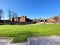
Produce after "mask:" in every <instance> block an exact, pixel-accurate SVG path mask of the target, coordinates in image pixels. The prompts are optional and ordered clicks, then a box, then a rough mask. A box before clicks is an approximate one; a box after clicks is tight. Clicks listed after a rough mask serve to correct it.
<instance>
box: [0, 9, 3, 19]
mask: <svg viewBox="0 0 60 45" xmlns="http://www.w3.org/2000/svg"><path fill="white" fill-rule="evenodd" d="M2 14H3V10H0V20H1V18H2Z"/></svg>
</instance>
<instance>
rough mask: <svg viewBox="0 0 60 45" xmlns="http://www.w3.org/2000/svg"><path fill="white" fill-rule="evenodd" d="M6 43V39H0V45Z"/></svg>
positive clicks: (5, 44)
mask: <svg viewBox="0 0 60 45" xmlns="http://www.w3.org/2000/svg"><path fill="white" fill-rule="evenodd" d="M8 42H9V40H8V39H0V45H7V43H8Z"/></svg>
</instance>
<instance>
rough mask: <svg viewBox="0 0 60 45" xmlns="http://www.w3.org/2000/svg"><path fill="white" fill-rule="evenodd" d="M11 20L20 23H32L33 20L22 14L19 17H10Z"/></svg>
mask: <svg viewBox="0 0 60 45" xmlns="http://www.w3.org/2000/svg"><path fill="white" fill-rule="evenodd" d="M10 21H11V22H18V23H32V22H33V21H32V20H31V19H29V18H27V17H26V16H21V17H17V18H12V19H10Z"/></svg>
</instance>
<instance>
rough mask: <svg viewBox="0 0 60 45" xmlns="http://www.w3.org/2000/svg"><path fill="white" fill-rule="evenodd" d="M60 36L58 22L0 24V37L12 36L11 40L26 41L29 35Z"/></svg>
mask: <svg viewBox="0 0 60 45" xmlns="http://www.w3.org/2000/svg"><path fill="white" fill-rule="evenodd" d="M50 35H59V36H60V24H37V25H0V37H14V39H13V42H23V41H26V40H27V38H28V37H31V36H50Z"/></svg>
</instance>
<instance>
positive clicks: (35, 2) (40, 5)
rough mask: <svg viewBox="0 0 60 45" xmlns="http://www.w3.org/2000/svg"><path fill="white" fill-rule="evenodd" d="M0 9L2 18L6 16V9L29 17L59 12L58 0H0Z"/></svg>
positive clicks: (47, 15)
mask: <svg viewBox="0 0 60 45" xmlns="http://www.w3.org/2000/svg"><path fill="white" fill-rule="evenodd" d="M0 9H2V10H3V12H4V14H3V17H4V19H7V18H8V10H11V11H13V12H15V13H16V14H17V15H18V16H27V17H28V18H31V19H33V18H50V17H53V16H56V15H59V14H60V0H0Z"/></svg>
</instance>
